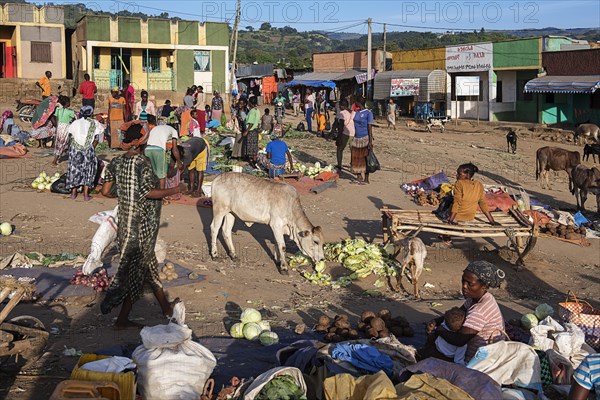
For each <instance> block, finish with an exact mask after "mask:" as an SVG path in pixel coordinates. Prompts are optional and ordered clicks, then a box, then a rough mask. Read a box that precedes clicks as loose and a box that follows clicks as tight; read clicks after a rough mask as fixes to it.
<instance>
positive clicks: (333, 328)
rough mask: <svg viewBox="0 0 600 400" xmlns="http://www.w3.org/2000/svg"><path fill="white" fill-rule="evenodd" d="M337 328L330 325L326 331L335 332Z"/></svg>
mask: <svg viewBox="0 0 600 400" xmlns="http://www.w3.org/2000/svg"><path fill="white" fill-rule="evenodd" d="M337 329H338V328H336V327H335V326H332V327H330V328H329V329H327V332H329V333H335V332H336V331H337Z"/></svg>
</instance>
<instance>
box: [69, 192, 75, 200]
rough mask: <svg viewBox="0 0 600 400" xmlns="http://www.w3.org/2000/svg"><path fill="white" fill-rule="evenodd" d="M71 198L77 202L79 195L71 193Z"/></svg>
mask: <svg viewBox="0 0 600 400" xmlns="http://www.w3.org/2000/svg"><path fill="white" fill-rule="evenodd" d="M69 198H70V199H71V200H75V199H76V198H77V193H71V194H70V195H69Z"/></svg>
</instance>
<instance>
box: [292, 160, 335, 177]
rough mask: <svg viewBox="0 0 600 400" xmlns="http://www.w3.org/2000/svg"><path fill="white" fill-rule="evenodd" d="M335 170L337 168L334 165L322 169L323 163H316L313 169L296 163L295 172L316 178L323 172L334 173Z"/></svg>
mask: <svg viewBox="0 0 600 400" xmlns="http://www.w3.org/2000/svg"><path fill="white" fill-rule="evenodd" d="M334 169H335V168H334V166H333V165H327V166H326V167H322V166H321V163H320V162H318V161H317V162H316V163H315V165H314V166H313V167H308V166H306V165H304V164H301V163H299V162H296V163H294V171H296V172H302V173H303V174H304V175H306V176H308V177H310V178H314V177H316V176H317V175H319V174H320V173H321V172H333V171H334Z"/></svg>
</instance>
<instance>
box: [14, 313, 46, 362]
mask: <svg viewBox="0 0 600 400" xmlns="http://www.w3.org/2000/svg"><path fill="white" fill-rule="evenodd" d="M8 323H9V324H13V325H18V326H22V327H25V328H31V329H35V330H37V331H38V332H36V333H34V334H31V335H24V334H22V333H18V332H11V333H12V334H13V335H14V341H18V340H29V341H30V343H31V346H29V347H28V348H27V349H26V350H25V351H23V352H21V353H19V355H18V356H12V357H10V358H9V359H8V360H6V361H5V362H4V363H3V365H4V366H5V367H6V368H11V367H15V368H19V369H21V370H25V369H28V368H30V367H31V366H32V365H33V364H34V363H35V362H36V361H37V360H39V358H40V357H41V356H42V354H44V349H45V348H46V344H47V343H48V336H49V335H48V332H46V327H45V326H44V324H43V323H42V321H40V320H39V319H37V318H35V317H32V316H29V315H22V316H18V317H15V318H13V319H11V320H10V321H8Z"/></svg>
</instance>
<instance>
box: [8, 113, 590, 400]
mask: <svg viewBox="0 0 600 400" xmlns="http://www.w3.org/2000/svg"><path fill="white" fill-rule="evenodd" d="M291 120H292V121H293V122H294V123H297V121H298V120H299V119H294V118H291ZM378 122H379V124H380V126H378V127H376V128H375V129H374V136H375V143H374V145H375V152H376V154H377V156H378V158H379V160H380V162H381V164H382V167H383V168H382V170H381V171H379V172H377V173H375V174H373V175H372V176H371V184H370V185H364V186H357V185H351V184H349V178H350V174H349V173H348V172H347V171H345V172H344V173H343V174H342V176H341V179H340V181H339V183H338V185H337V188H332V189H328V190H326V191H325V192H323V193H321V194H319V195H313V194H311V195H304V196H302V198H301V200H302V204H303V206H304V208H305V210H306V213H307V215H308V217H309V219H310V220H311V221H312V222H313V223H314V224H315V225H320V226H322V227H323V229H324V234H325V239H326V241H327V242H335V241H339V240H341V239H345V238H364V239H365V240H368V241H375V242H381V241H382V228H381V215H380V212H379V209H380V208H381V207H383V206H388V207H392V208H401V209H416V208H419V206H418V205H416V204H415V203H413V201H412V200H411V199H410V198H409V197H408V196H407V195H406V194H404V192H403V191H402V190H401V188H400V185H401V184H402V183H404V182H409V181H413V180H415V179H419V178H422V177H426V176H429V175H432V174H434V173H437V172H439V171H440V170H444V171H446V173H447V174H448V175H449V176H450V177H451V179H452V177H453V176H454V171H455V170H456V167H457V166H458V165H459V164H461V163H464V162H469V161H470V162H473V163H475V164H476V165H477V166H478V167H479V169H480V174H479V175H478V176H477V178H478V179H480V180H481V181H483V182H484V183H499V184H504V185H512V186H515V185H521V186H522V187H523V188H525V190H527V192H528V193H529V194H530V195H531V196H533V197H536V198H538V199H539V200H541V201H543V202H545V203H547V204H550V205H552V206H554V207H558V208H561V209H563V210H574V208H575V199H574V197H573V196H572V195H571V194H570V193H569V191H568V189H567V180H566V175H565V174H564V173H560V174H559V175H558V177H553V178H552V179H553V182H554V187H553V190H543V189H540V186H539V184H538V183H537V182H536V181H535V163H534V161H535V151H536V149H537V148H539V147H542V146H545V145H548V144H550V143H552V144H554V145H557V146H561V147H565V148H568V149H570V150H575V149H576V147H575V146H574V145H573V144H571V143H569V142H566V143H563V142H562V139H561V138H560V135H561V134H560V133H559V134H558V137H559V139H558V141H557V142H554V141H553V140H552V138H553V137H557V135H556V134H553V133H552V132H550V131H548V130H544V129H542V128H540V129H538V130H536V131H535V132H532V131H529V130H528V129H527V127H525V126H521V125H518V124H512V125H511V124H507V125H504V126H501V125H491V124H488V123H484V122H481V123H480V124H479V126H477V124H476V122H461V123H459V124H458V125H455V123H454V122H452V123H450V124H449V125H448V127H447V128H448V129H447V130H446V132H445V133H440V132H439V131H434V132H433V133H427V132H425V131H424V129H414V130H409V129H407V128H406V127H405V126H404V125H403V124H399V126H398V129H397V130H395V131H393V130H391V129H387V128H384V122H383V121H378ZM507 126H513V127H516V128H517V129H518V133H519V135H520V139H519V144H518V147H519V148H518V152H517V154H516V155H512V154H508V153H507V152H506V140H505V134H506V127H507ZM544 137H545V139H544V140H542V139H543V138H544ZM548 142H550V143H548ZM288 144H289V145H290V146H291V147H292V148H293V149H294V150H295V153H294V154H295V155H296V157H297V158H299V159H300V160H301V161H303V162H305V163H313V162H315V161H321V163H325V164H329V163H335V144H334V143H333V142H326V141H325V140H324V139H319V138H309V139H290V140H288ZM579 151H581V148H579ZM349 160H350V153H349V151H348V152H347V153H346V154H345V156H344V163H345V164H346V166H347V164H349ZM51 161H52V156H51V155H48V154H45V153H43V152H42V151H41V150H40V149H33V150H32V155H31V156H30V157H27V158H23V159H16V160H0V220H1V221H10V222H11V223H12V224H14V225H16V227H17V230H18V234H16V235H14V236H11V237H2V238H0V256H3V257H4V256H7V255H9V254H12V253H13V252H15V251H20V252H28V251H40V252H41V253H46V254H56V253H61V252H76V253H84V254H87V253H88V252H89V246H90V241H91V238H92V236H93V235H94V233H95V232H96V229H97V228H98V225H95V224H93V223H91V222H89V221H88V218H89V217H90V216H91V215H92V214H94V213H96V212H98V211H105V210H110V209H112V208H113V207H114V206H115V203H116V200H112V199H104V198H95V199H94V200H93V201H91V202H89V203H85V202H83V200H82V199H77V200H75V201H73V200H69V199H68V198H66V196H61V195H56V194H50V193H48V192H44V193H38V192H36V191H35V190H33V189H31V187H30V183H31V181H32V180H33V179H34V178H35V177H36V176H37V175H38V173H39V172H41V171H43V170H44V171H46V172H48V173H54V172H56V171H64V170H65V169H66V163H61V164H60V166H59V167H58V168H53V167H52V166H51V165H50V163H51ZM586 164H588V165H590V163H586ZM80 197H81V196H80ZM594 200H595V199H594V198H591V199H588V204H587V205H588V209H590V210H594V206H595V201H594ZM265 201H266V199H265ZM594 211H595V210H594ZM588 218H595V219H596V218H597V215H596V214H595V213H593V212H588ZM211 220H212V211H211V210H210V209H208V208H198V209H196V208H194V207H190V206H186V205H178V204H171V205H168V206H166V207H164V208H163V211H162V217H161V228H160V235H161V237H162V238H163V239H165V241H166V242H167V243H168V246H169V247H168V255H167V259H168V260H171V261H173V262H176V263H179V264H181V265H183V266H185V267H187V268H189V269H191V270H193V271H195V272H198V273H199V274H202V275H205V278H206V279H205V280H204V281H202V282H199V283H198V282H196V283H193V282H192V283H190V284H189V285H185V286H179V287H176V288H173V289H171V290H170V291H169V292H170V295H171V296H172V297H175V296H177V297H180V298H181V299H183V300H184V301H185V306H186V309H187V318H188V321H187V322H188V324H189V326H190V327H191V328H192V329H193V330H194V333H195V335H196V336H199V337H201V336H208V335H221V334H226V332H225V329H224V325H223V319H224V317H225V316H226V311H227V309H228V308H230V307H233V306H236V305H237V306H241V307H248V306H252V307H255V308H259V309H263V308H264V309H266V310H268V311H269V312H270V314H269V315H271V317H270V320H271V324H272V325H275V326H279V327H289V328H291V329H293V327H294V326H295V325H296V324H299V323H304V324H306V325H307V326H312V325H314V323H315V321H316V319H317V318H318V317H319V316H320V315H322V314H327V315H329V316H334V315H335V314H339V313H342V312H343V313H346V314H349V315H350V316H352V317H355V316H357V315H360V313H361V312H362V311H363V310H365V309H380V308H383V307H386V308H389V309H391V310H392V312H393V313H394V314H397V313H399V314H403V315H405V316H407V317H408V318H409V320H410V321H411V323H412V324H413V326H415V327H417V329H419V327H421V328H420V329H422V324H423V323H424V322H426V321H427V320H429V319H431V318H432V317H435V316H438V315H440V314H441V313H443V311H445V310H446V309H448V308H450V307H452V306H456V305H460V304H461V300H460V275H461V271H462V269H463V268H464V267H465V266H466V264H467V263H468V262H469V261H471V260H475V259H486V260H489V261H492V262H494V263H496V264H497V265H498V266H500V267H502V268H503V269H504V270H505V272H506V275H507V280H506V284H505V285H504V287H503V288H501V289H497V290H494V291H493V293H494V295H495V296H496V298H497V299H498V300H499V302H500V303H501V307H502V311H503V312H504V316H505V318H506V319H510V318H515V317H519V316H520V315H521V314H522V313H523V312H525V311H527V310H528V309H531V308H535V306H537V305H538V304H539V303H542V302H548V303H549V304H551V305H553V306H556V305H557V303H558V302H560V301H563V300H564V298H565V293H566V292H567V291H568V290H572V291H574V292H576V293H577V295H578V296H579V297H580V298H584V299H587V300H588V301H590V302H592V304H594V305H596V306H598V304H599V303H598V300H599V296H598V294H599V293H600V279H599V278H598V277H599V276H600V240H592V241H591V246H589V247H582V246H578V245H574V244H569V243H563V242H560V241H558V240H555V239H540V240H539V241H538V244H537V246H536V248H535V251H534V252H533V254H532V255H531V256H530V258H529V259H528V262H527V264H526V268H525V269H524V270H522V271H520V272H517V271H516V270H515V269H514V267H513V266H512V261H514V258H512V255H511V253H510V252H509V251H507V250H506V246H507V239H498V240H470V239H455V240H454V244H453V247H451V248H438V247H435V244H436V243H437V242H438V240H437V239H436V237H435V236H433V235H423V236H422V237H423V240H424V241H425V243H426V244H427V245H428V246H430V247H428V253H429V256H428V258H427V260H426V267H428V268H429V269H431V272H424V274H423V276H422V277H421V281H420V284H421V285H424V284H425V283H429V284H431V285H433V288H429V289H425V288H422V291H421V293H422V297H423V299H422V300H421V301H416V300H414V298H412V297H411V296H409V295H408V294H407V293H399V294H396V293H394V292H391V291H389V290H386V289H382V291H381V293H380V295H368V294H365V293H364V291H365V290H371V289H376V288H375V287H374V286H373V282H374V279H366V280H363V281H360V282H357V283H356V284H354V285H351V286H350V287H348V288H344V289H337V290H333V289H330V288H321V287H318V286H314V285H311V284H310V283H308V282H307V281H305V280H304V278H302V277H301V276H300V275H299V274H298V273H297V272H291V274H290V275H289V276H282V275H279V274H278V272H277V269H276V267H275V264H274V261H273V251H274V241H273V238H272V234H271V232H270V230H269V229H268V227H265V226H257V225H254V226H253V227H251V228H248V227H246V226H245V225H243V224H241V223H240V222H239V221H237V222H236V225H235V228H234V231H235V236H234V240H235V242H236V243H235V244H236V247H237V248H238V249H239V251H238V254H241V255H242V260H243V261H242V262H241V264H240V265H239V266H235V265H234V264H233V263H232V262H230V261H228V260H220V261H212V260H211V259H210V257H209V256H208V246H207V241H208V238H209V237H210V228H209V225H210V222H211ZM431 245H434V246H431ZM292 251H295V246H294V245H293V243H291V242H288V252H289V253H291V252H292ZM74 272H75V271H74ZM334 274H335V271H334ZM100 299H101V297H96V296H94V295H90V296H82V297H69V298H66V299H62V300H56V301H46V300H45V299H41V300H39V301H38V302H37V303H35V304H27V303H22V304H20V305H18V306H17V307H16V308H15V310H14V311H13V312H12V313H11V317H12V316H17V315H32V316H35V317H37V318H39V319H40V320H42V321H43V322H44V324H45V325H46V328H47V329H52V328H56V329H54V332H55V333H52V334H51V335H50V341H49V343H48V346H47V349H46V352H45V354H44V356H43V357H42V358H41V359H40V361H39V362H38V363H37V364H36V366H35V368H34V369H33V370H31V371H30V372H29V373H28V374H20V375H16V376H8V375H4V376H2V377H1V378H0V398H6V399H32V400H33V399H43V398H47V397H48V396H49V393H51V392H52V390H53V389H54V387H55V386H56V384H57V383H58V382H59V381H60V380H62V379H65V378H67V377H68V375H69V371H70V368H71V367H72V366H73V365H74V364H75V362H76V360H77V358H76V357H65V356H63V355H62V352H63V350H64V348H65V346H67V347H74V348H76V349H78V350H82V351H83V352H84V353H85V352H94V350H97V349H101V348H106V347H110V346H113V345H115V344H135V343H138V342H139V333H138V332H137V331H125V332H115V331H113V329H112V328H111V326H112V324H113V323H114V319H115V317H116V310H115V311H114V312H113V313H112V314H109V315H102V314H101V312H100V308H99V301H100ZM440 304H441V305H440ZM159 314H160V308H159V307H158V304H156V302H155V300H154V298H153V297H151V296H146V297H145V298H144V299H143V300H141V301H140V302H139V303H137V304H136V305H135V306H134V309H133V312H132V318H133V319H134V320H136V321H138V322H142V323H144V324H148V325H153V324H158V323H161V321H162V320H161V319H160V317H159Z"/></svg>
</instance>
